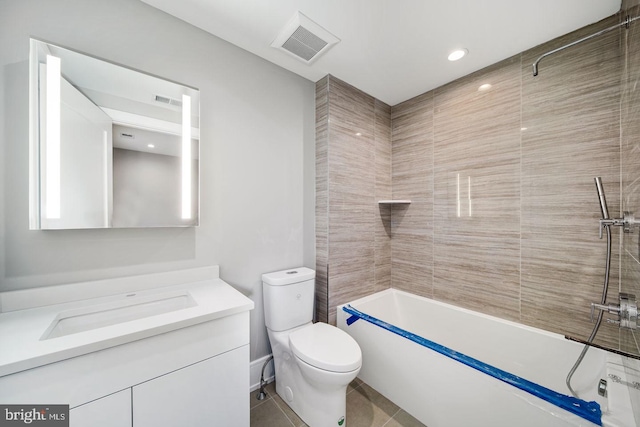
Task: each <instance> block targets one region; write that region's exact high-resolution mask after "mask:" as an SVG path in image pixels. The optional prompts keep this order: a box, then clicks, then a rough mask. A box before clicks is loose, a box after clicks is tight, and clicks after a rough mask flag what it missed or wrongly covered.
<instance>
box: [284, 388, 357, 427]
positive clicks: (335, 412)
mask: <svg viewBox="0 0 640 427" xmlns="http://www.w3.org/2000/svg"><path fill="white" fill-rule="evenodd" d="M279 389H280V390H279ZM276 393H278V395H279V396H280V397H281V398H282V400H284V401H285V402H286V403H287V404H288V405H289V407H291V409H292V410H293V412H295V413H296V414H297V415H298V416H299V417H300V419H301V420H302V421H304V422H305V423H306V424H307V425H308V426H309V427H333V426H336V427H345V426H346V425H347V422H346V409H347V404H346V403H347V387H346V386H344V387H340V388H339V389H333V390H331V391H330V392H324V393H323V392H322V391H321V390H315V389H311V388H309V389H298V390H296V391H295V392H294V391H293V389H291V388H290V387H288V386H280V385H279V383H278V382H277V379H276Z"/></svg>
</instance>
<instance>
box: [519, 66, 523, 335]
mask: <svg viewBox="0 0 640 427" xmlns="http://www.w3.org/2000/svg"><path fill="white" fill-rule="evenodd" d="M522 56H523V54H522V53H520V155H519V156H518V157H519V158H520V162H519V167H520V171H519V172H520V186H519V187H520V194H519V209H520V213H519V219H520V221H519V223H518V246H519V247H518V270H519V271H518V276H519V277H518V285H519V286H518V315H519V316H520V323H523V322H522V138H523V131H522V125H523V123H522V110H523V108H522V104H523V99H524V97H523V93H522V87H523V82H522V75H523V72H522Z"/></svg>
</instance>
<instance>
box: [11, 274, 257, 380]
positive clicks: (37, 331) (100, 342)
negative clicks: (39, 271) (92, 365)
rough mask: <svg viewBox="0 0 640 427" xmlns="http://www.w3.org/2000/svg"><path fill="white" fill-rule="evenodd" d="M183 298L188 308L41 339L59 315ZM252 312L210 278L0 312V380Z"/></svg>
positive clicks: (243, 298)
mask: <svg viewBox="0 0 640 427" xmlns="http://www.w3.org/2000/svg"><path fill="white" fill-rule="evenodd" d="M89 283H90V282H88V283H87V284H86V285H89ZM96 283H98V282H96ZM100 284H101V286H108V285H109V282H108V281H101V282H100ZM147 288H148V286H147ZM50 291H51V289H47V292H50ZM185 294H187V295H189V300H190V301H191V302H192V303H193V306H192V307H188V308H182V309H177V310H175V311H169V312H166V313H162V314H156V315H150V316H147V317H143V318H140V319H136V320H130V321H122V322H120V323H116V324H113V325H110V326H103V327H97V328H95V329H91V330H87V331H81V332H75V333H69V334H68V335H63V336H58V337H55V338H49V339H44V336H45V335H46V334H45V332H46V331H47V329H49V328H50V326H51V325H52V322H54V321H55V320H56V319H59V318H60V317H61V316H62V317H64V316H71V317H73V314H74V313H77V312H82V311H86V310H93V309H96V310H99V309H100V308H101V307H102V308H103V307H110V306H111V307H120V304H119V302H120V301H121V302H122V306H123V307H124V306H126V305H127V304H131V303H132V302H133V305H135V302H136V301H146V300H149V299H155V298H156V297H158V298H161V297H162V296H169V297H171V296H172V295H185ZM185 299H186V298H185ZM253 307H254V303H253V301H251V300H250V299H249V298H247V297H246V296H244V295H243V294H241V293H240V292H238V291H237V290H235V289H234V288H233V287H231V286H230V285H229V284H227V283H225V282H224V281H223V280H221V279H220V278H217V277H214V278H209V279H205V280H199V281H195V282H189V283H180V284H174V285H169V286H163V287H159V288H151V289H143V290H128V291H127V292H124V293H120V294H118V295H110V296H102V297H99V298H92V299H85V300H80V301H71V302H65V303H58V304H55V305H46V306H41V307H35V308H27V309H21V310H15V311H8V312H4V313H0V343H2V345H1V346H0V377H2V376H5V375H9V374H12V373H15V372H19V371H23V370H26V369H31V368H35V367H38V366H42V365H45V364H48V363H53V362H58V361H61V360H64V359H68V358H71V357H76V356H80V355H83V354H88V353H91V352H94V351H99V350H103V349H106V348H109V347H113V346H117V345H121V344H125V343H128V342H132V341H135V340H140V339H143V338H148V337H151V336H154V335H158V334H162V333H165V332H170V331H174V330H176V329H180V328H184V327H187V326H192V325H196V324H198V323H203V322H207V321H211V320H215V319H219V318H222V317H225V316H230V315H233V314H236V313H241V312H244V311H248V310H251V309H253Z"/></svg>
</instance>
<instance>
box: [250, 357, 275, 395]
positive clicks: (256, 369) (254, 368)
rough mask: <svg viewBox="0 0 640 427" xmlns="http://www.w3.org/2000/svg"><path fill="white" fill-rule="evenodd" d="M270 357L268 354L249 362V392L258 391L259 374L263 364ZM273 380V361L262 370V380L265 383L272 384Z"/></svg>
mask: <svg viewBox="0 0 640 427" xmlns="http://www.w3.org/2000/svg"><path fill="white" fill-rule="evenodd" d="M270 357H271V355H270V354H268V355H266V356H264V357H261V358H260V359H256V360H254V361H252V362H251V364H250V365H249V379H250V384H251V387H249V392H252V391H254V390H258V389H259V388H260V374H261V373H262V367H263V366H264V362H266V361H267V359H269V358H270ZM274 379H275V372H274V369H273V360H272V361H270V362H269V364H268V365H267V367H266V368H265V369H264V380H265V381H266V382H267V383H270V382H272V381H273V380H274Z"/></svg>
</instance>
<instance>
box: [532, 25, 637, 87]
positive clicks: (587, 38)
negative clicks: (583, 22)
mask: <svg viewBox="0 0 640 427" xmlns="http://www.w3.org/2000/svg"><path fill="white" fill-rule="evenodd" d="M638 19H640V16H636V17H633V18H630V17H629V15H627V16H626V17H625V20H624V22H621V23H619V24H616V25H613V26H611V27H609V28H605V29H604V30H600V31H598V32H597V33H593V34H591V35H589V36H586V37H583V38H581V39H579V40H576V41H573V42H571V43H568V44H566V45H564V46H560V47H559V48H557V49H553V50H550V51H549V52H547V53H544V54H542V55H540V57H539V58H538V59H537V60H536V62H534V63H533V77H535V76H537V75H538V64H539V63H540V61H541V60H542V59H544V58H546V57H547V56H549V55H553V54H554V53H557V52H560V51H561V50H564V49H566V48H568V47H571V46H575V45H577V44H578V43H582V42H584V41H587V40H590V39H592V38H594V37H597V36H599V35H602V34H604V33H608V32H609V31H611V30H615V29H616V28H619V27H622V26H623V25H624V26H625V27H626V28H629V24H631V23H632V22H633V21H636V20H638Z"/></svg>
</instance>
